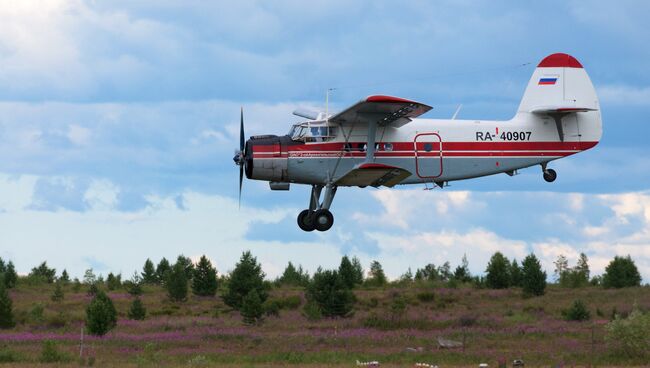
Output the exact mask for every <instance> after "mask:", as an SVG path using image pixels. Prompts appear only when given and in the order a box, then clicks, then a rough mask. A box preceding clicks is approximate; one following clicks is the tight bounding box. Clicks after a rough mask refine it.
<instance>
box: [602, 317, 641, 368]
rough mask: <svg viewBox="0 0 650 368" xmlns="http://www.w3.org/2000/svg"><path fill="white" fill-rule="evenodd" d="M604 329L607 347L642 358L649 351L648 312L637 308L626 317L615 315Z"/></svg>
mask: <svg viewBox="0 0 650 368" xmlns="http://www.w3.org/2000/svg"><path fill="white" fill-rule="evenodd" d="M605 329H606V331H607V335H606V336H605V339H606V341H607V344H608V345H609V348H610V349H611V350H612V351H613V352H616V353H620V354H623V355H626V356H629V357H640V358H644V357H647V356H648V355H649V352H650V333H649V331H650V314H648V313H646V314H643V313H641V311H639V310H638V309H637V308H634V310H633V311H632V313H630V315H629V316H628V317H627V318H622V317H621V316H618V315H617V316H616V317H615V318H614V320H613V321H611V322H609V323H608V324H607V325H606V326H605Z"/></svg>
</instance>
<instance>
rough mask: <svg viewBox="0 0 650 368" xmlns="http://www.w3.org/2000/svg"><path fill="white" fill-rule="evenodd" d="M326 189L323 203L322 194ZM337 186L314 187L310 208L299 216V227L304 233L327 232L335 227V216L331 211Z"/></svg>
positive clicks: (312, 188)
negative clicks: (321, 200)
mask: <svg viewBox="0 0 650 368" xmlns="http://www.w3.org/2000/svg"><path fill="white" fill-rule="evenodd" d="M323 187H324V188H325V196H324V198H323V202H322V203H321V202H320V194H321V192H322V191H323ZM336 188H337V187H336V186H335V185H331V184H328V185H325V186H323V185H312V187H311V199H310V201H309V208H308V209H306V210H303V211H302V212H300V214H299V215H298V227H300V229H302V230H303V231H314V230H318V231H327V230H329V229H330V228H331V227H332V225H334V215H332V213H331V212H330V211H329V208H330V206H331V205H332V201H333V200H334V195H335V194H336Z"/></svg>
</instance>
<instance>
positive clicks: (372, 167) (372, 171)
mask: <svg viewBox="0 0 650 368" xmlns="http://www.w3.org/2000/svg"><path fill="white" fill-rule="evenodd" d="M409 176H411V173H410V172H408V171H406V170H404V169H401V168H399V167H394V166H389V165H383V164H375V163H364V164H361V165H359V166H358V167H356V168H354V169H352V170H350V171H349V172H348V173H347V174H345V175H344V176H343V177H341V178H340V179H339V180H337V181H336V185H343V186H361V187H364V186H368V185H369V186H372V187H379V186H382V185H383V186H386V187H389V188H391V187H393V186H395V185H397V184H399V183H400V182H402V180H404V179H406V178H408V177H409Z"/></svg>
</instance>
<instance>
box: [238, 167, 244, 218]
mask: <svg viewBox="0 0 650 368" xmlns="http://www.w3.org/2000/svg"><path fill="white" fill-rule="evenodd" d="M243 183H244V165H243V164H242V165H240V166H239V208H240V209H241V187H242V184H243Z"/></svg>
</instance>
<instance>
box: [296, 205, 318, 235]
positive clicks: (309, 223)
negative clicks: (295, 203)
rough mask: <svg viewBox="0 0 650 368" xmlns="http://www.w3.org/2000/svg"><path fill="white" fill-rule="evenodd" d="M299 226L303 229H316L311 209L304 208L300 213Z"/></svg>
mask: <svg viewBox="0 0 650 368" xmlns="http://www.w3.org/2000/svg"><path fill="white" fill-rule="evenodd" d="M298 227H299V228H300V229H301V230H303V231H314V229H316V228H315V227H314V214H313V213H312V212H311V211H309V210H303V211H302V212H300V213H299V214H298Z"/></svg>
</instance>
